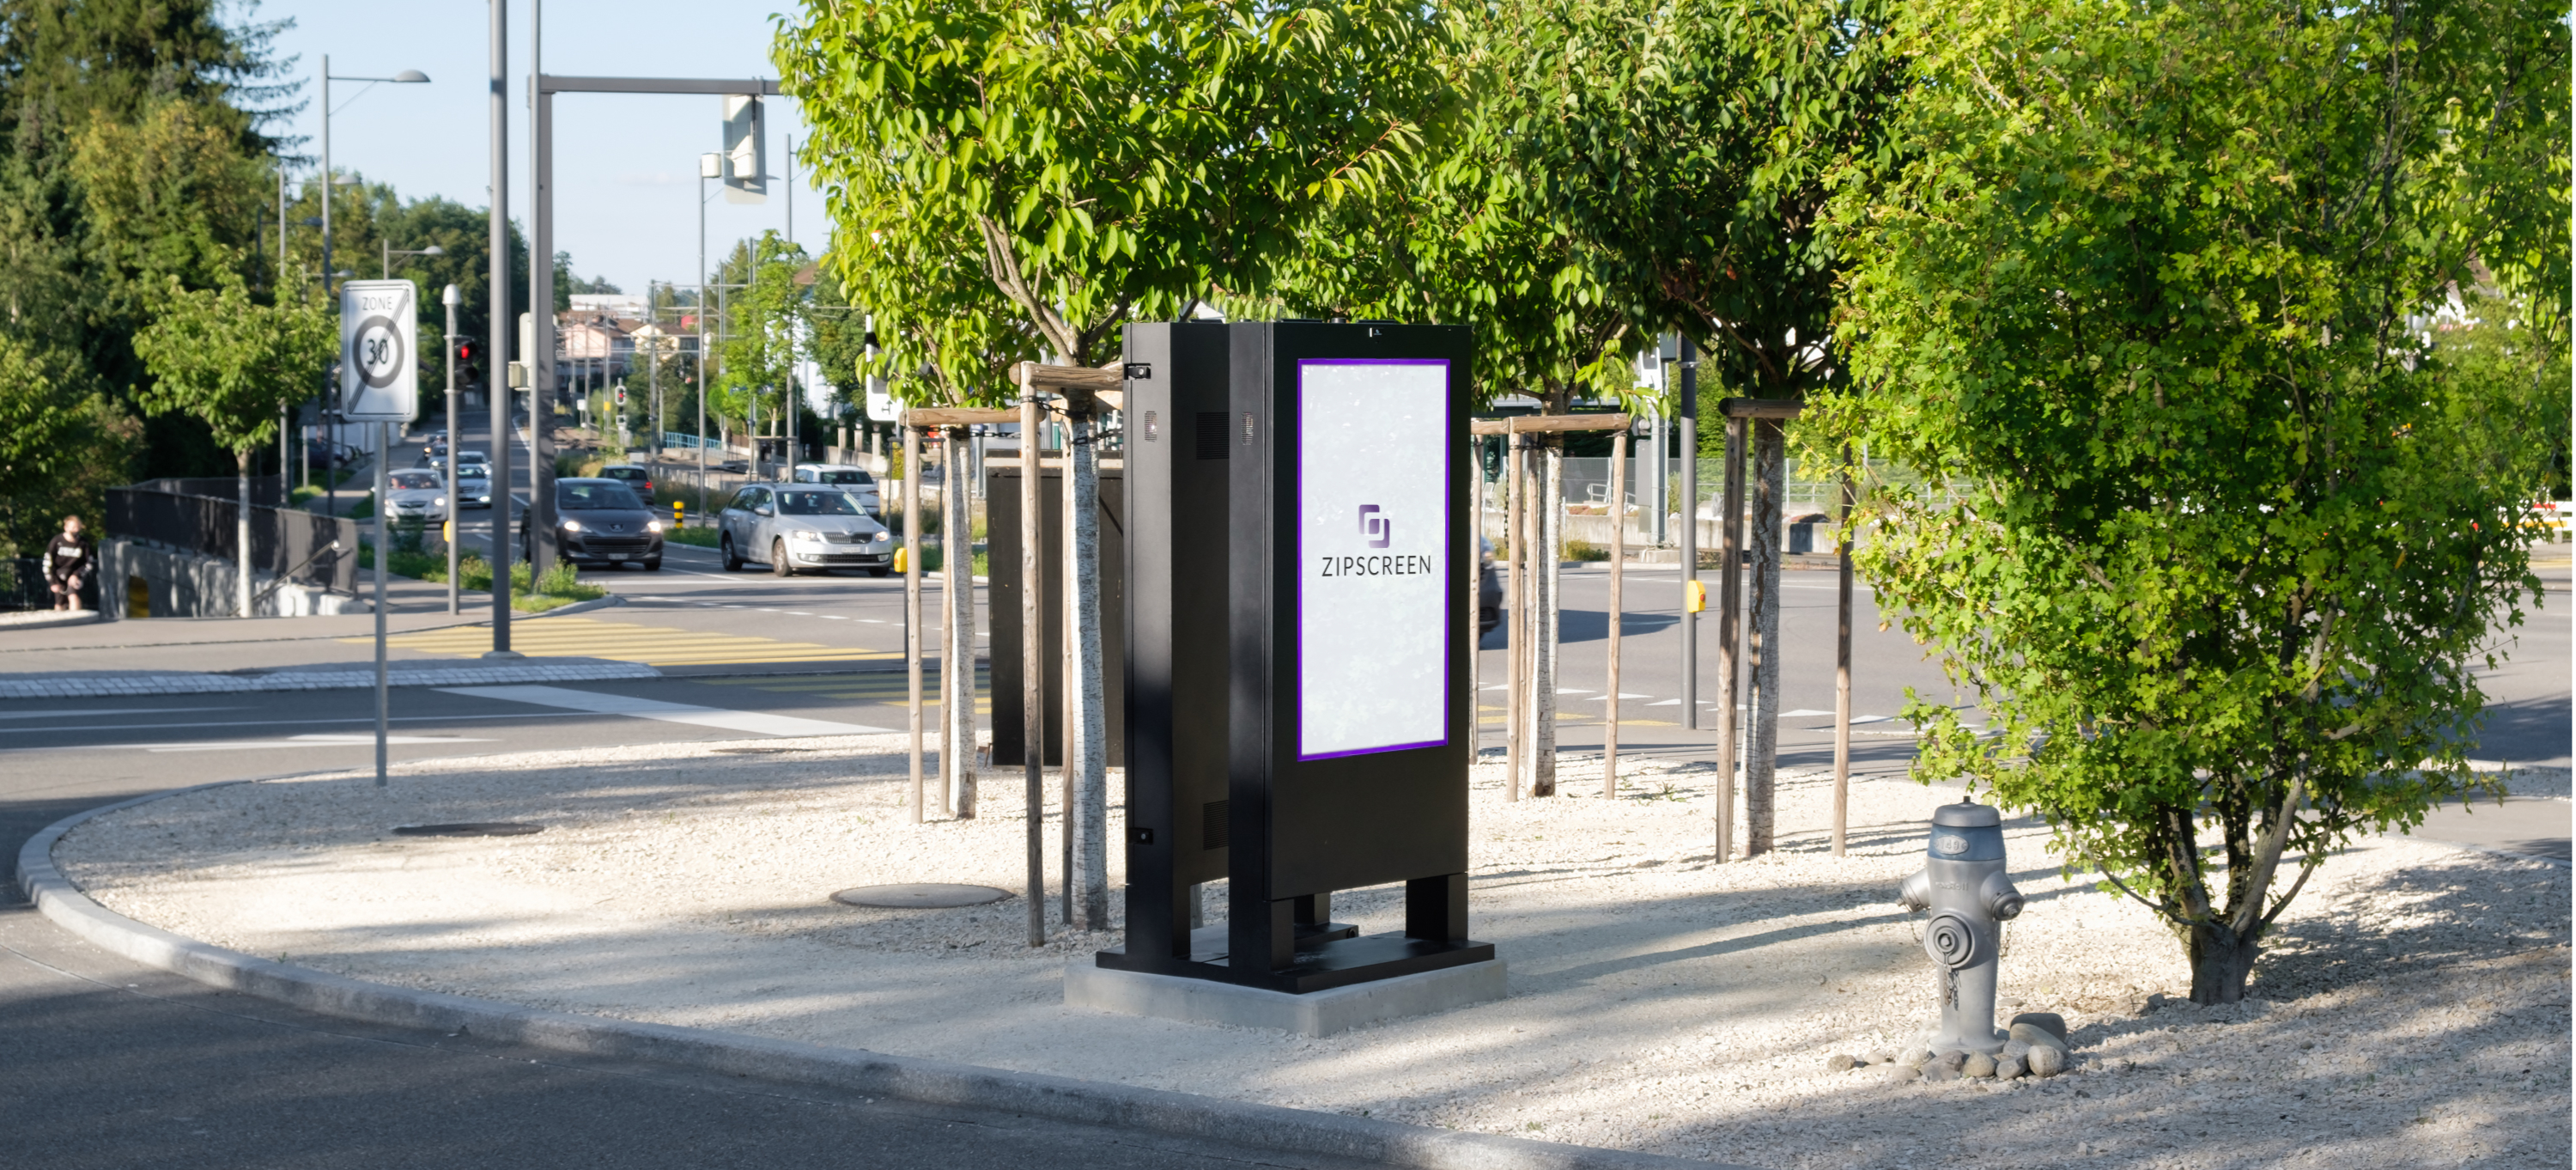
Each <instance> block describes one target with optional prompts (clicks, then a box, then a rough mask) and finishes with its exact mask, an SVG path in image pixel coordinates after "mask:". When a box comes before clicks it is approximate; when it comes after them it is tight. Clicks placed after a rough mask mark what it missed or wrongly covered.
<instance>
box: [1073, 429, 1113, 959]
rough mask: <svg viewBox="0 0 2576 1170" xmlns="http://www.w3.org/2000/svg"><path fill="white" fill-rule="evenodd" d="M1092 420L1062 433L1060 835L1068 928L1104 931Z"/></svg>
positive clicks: (1102, 728) (1105, 795) (1105, 782)
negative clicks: (1064, 694)
mask: <svg viewBox="0 0 2576 1170" xmlns="http://www.w3.org/2000/svg"><path fill="white" fill-rule="evenodd" d="M1092 422H1093V419H1092V416H1091V415H1090V414H1088V413H1077V414H1072V415H1069V416H1068V417H1067V420H1066V427H1065V484H1064V490H1065V491H1066V493H1067V494H1068V504H1067V507H1066V510H1067V511H1068V512H1070V513H1071V519H1072V525H1071V527H1070V529H1069V531H1067V533H1066V548H1067V550H1068V552H1067V555H1068V556H1069V557H1070V558H1071V559H1072V561H1073V564H1072V565H1071V566H1070V571H1069V572H1067V573H1066V574H1065V581H1066V583H1067V584H1068V585H1070V586H1071V590H1070V594H1069V596H1070V598H1071V600H1072V606H1073V614H1074V620H1073V621H1072V622H1071V623H1069V624H1068V627H1067V634H1068V635H1069V637H1068V639H1067V641H1068V645H1069V647H1070V649H1071V651H1072V654H1073V664H1072V666H1073V671H1072V673H1073V678H1072V681H1073V683H1074V687H1075V696H1074V702H1075V714H1074V718H1073V719H1072V720H1071V721H1070V722H1069V727H1068V732H1069V736H1068V742H1067V743H1066V745H1065V749H1066V750H1065V760H1064V764H1065V772H1066V777H1067V779H1066V784H1065V793H1066V800H1065V835H1066V840H1067V841H1068V843H1069V844H1070V845H1071V846H1072V853H1073V856H1072V858H1071V860H1070V861H1069V862H1068V863H1067V864H1066V872H1065V883H1066V885H1067V886H1068V887H1069V888H1070V889H1071V890H1072V892H1073V896H1072V902H1073V913H1072V923H1071V925H1073V926H1074V927H1076V928H1078V929H1082V930H1107V929H1109V735H1108V725H1107V722H1106V719H1105V708H1106V705H1107V690H1106V687H1105V684H1104V681H1103V679H1102V677H1101V667H1100V466H1099V461H1098V457H1097V456H1096V455H1095V454H1094V452H1093V449H1092Z"/></svg>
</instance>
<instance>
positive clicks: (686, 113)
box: [223, 0, 825, 293]
mask: <svg viewBox="0 0 2576 1170" xmlns="http://www.w3.org/2000/svg"><path fill="white" fill-rule="evenodd" d="M506 2H508V4H509V8H508V12H509V20H510V34H509V35H510V40H509V52H510V60H509V63H508V66H507V73H508V75H509V76H510V78H511V83H510V101H509V107H510V142H509V186H510V192H509V200H510V203H509V206H510V214H511V216H512V218H514V219H516V220H518V221H519V222H520V223H521V224H522V225H523V226H524V225H525V224H526V223H527V222H528V210H529V204H528V174H529V155H528V107H527V101H526V96H527V77H528V73H529V69H530V66H531V60H530V56H529V50H530V38H529V32H530V27H531V21H532V19H533V18H534V17H535V16H536V14H537V9H538V7H539V5H537V4H536V3H533V2H531V0H506ZM543 10H544V20H545V40H544V44H543V49H544V53H545V61H544V66H545V71H546V72H547V73H551V74H571V75H601V76H621V77H768V78H775V77H776V76H777V75H778V74H777V70H776V69H775V68H773V67H772V66H771V65H770V62H769V45H770V38H771V35H772V29H773V27H774V26H773V23H772V15H771V14H772V13H774V12H777V11H779V10H780V9H779V6H777V5H775V4H734V3H726V2H724V0H716V2H714V3H694V4H682V3H675V2H672V0H617V2H610V0H552V2H551V3H546V4H544V5H543ZM223 17H224V21H225V23H227V24H230V25H235V26H241V25H247V24H253V23H265V22H271V21H280V20H286V21H292V22H293V24H292V27H290V28H287V29H285V30H284V31H282V32H280V33H279V34H278V36H277V38H276V40H275V41H274V42H273V43H272V45H271V53H272V55H273V57H274V59H276V60H278V61H280V62H282V63H285V64H286V66H287V73H288V78H289V79H293V80H301V81H302V82H304V87H303V89H302V90H301V91H299V93H298V95H297V101H298V102H299V103H300V104H301V105H302V106H303V109H301V110H300V111H298V112H297V113H296V114H295V115H294V116H293V117H291V118H289V119H285V120H283V122H282V123H280V124H278V125H273V126H271V127H270V128H269V129H270V132H271V133H284V134H289V135H292V136H296V137H300V138H302V139H304V140H305V141H303V142H302V143H301V144H299V145H298V146H296V147H295V148H293V149H294V152H295V153H299V154H303V155H307V156H311V157H312V159H313V160H314V161H313V162H311V163H309V164H307V168H306V172H305V173H306V174H308V175H309V174H311V173H312V172H313V168H314V167H318V165H319V156H320V153H321V141H320V134H321V129H322V115H321V111H320V102H319V100H318V98H319V96H320V87H319V83H318V78H319V75H320V73H321V71H322V62H323V57H324V56H325V55H326V54H327V55H328V56H329V57H330V70H331V73H332V74H333V75H334V76H337V77H352V76H363V77H391V76H393V75H394V74H397V73H400V72H402V71H403V70H405V69H417V70H419V71H421V72H423V73H426V74H428V75H429V78H430V80H429V83H428V84H426V85H377V86H374V87H373V88H368V87H367V86H366V83H364V82H355V81H334V82H332V83H331V104H332V107H333V113H332V115H331V165H332V166H333V167H334V168H335V169H337V170H339V171H340V172H341V173H342V174H344V175H345V174H348V173H350V172H353V171H354V172H356V173H357V174H360V175H363V176H364V177H366V178H367V179H368V180H369V181H371V182H384V183H390V184H392V185H393V188H394V190H395V192H396V193H397V194H399V195H400V196H401V197H402V198H403V199H405V200H407V201H408V200H412V199H419V198H423V197H425V196H430V195H441V196H445V197H447V198H449V199H453V200H455V201H457V202H459V203H463V204H465V205H466V206H468V207H482V206H485V205H486V196H485V192H486V191H488V190H490V189H491V186H490V185H491V141H490V131H489V127H490V118H491V113H490V104H489V97H490V92H491V91H490V77H491V68H490V57H489V53H488V48H489V35H488V34H489V28H490V24H489V22H490V19H491V16H490V9H489V8H487V7H486V6H485V5H483V4H457V3H428V4H385V3H349V2H348V0H265V2H262V3H251V2H246V0H235V2H234V3H232V4H230V5H228V6H227V8H226V9H225V10H224V12H223ZM362 91H363V92H362ZM723 100H724V99H723V98H721V97H718V96H713V95H703V94H691V95H668V96H665V95H655V94H558V95H556V96H555V101H554V108H555V133H554V141H555V159H554V175H555V216H554V224H555V250H557V251H561V252H570V253H572V263H573V270H574V271H575V272H576V273H578V274H580V275H581V276H583V277H591V276H605V277H607V278H608V279H609V280H610V281H611V282H612V283H614V284H616V285H617V286H618V287H620V288H622V289H624V290H625V291H627V292H630V293H641V292H642V291H643V290H644V285H645V282H646V281H647V280H648V279H650V280H663V281H672V282H678V283H693V282H695V281H696V280H697V272H698V216H697V212H698V208H697V206H696V201H697V198H698V156H699V155H701V154H704V153H706V152H709V151H714V150H719V149H721V148H722V146H723V138H722V135H723V112H722V110H721V108H720V107H721V103H722V102H723ZM764 113H765V117H766V120H767V122H768V143H767V149H768V156H769V170H770V173H771V174H772V175H773V176H783V175H784V174H785V168H786V151H785V144H786V141H787V139H789V138H790V137H794V138H798V139H801V138H802V137H803V136H804V133H805V131H804V125H803V122H802V120H801V119H800V118H799V117H798V111H797V104H796V102H795V101H794V100H793V99H790V98H783V97H773V98H768V99H766V109H765V111H764ZM800 170H801V168H800ZM794 185H795V187H796V188H797V190H796V191H795V192H794V194H793V198H792V203H793V211H794V217H795V224H794V230H795V238H796V239H797V240H798V241H799V242H802V243H803V244H804V245H805V246H806V247H807V249H808V250H816V251H819V250H820V249H819V245H820V243H821V241H822V240H823V238H824V235H825V230H824V225H825V219H824V214H823V200H822V196H821V194H820V193H819V192H817V191H815V190H813V189H812V187H811V186H810V184H809V183H808V182H807V180H806V177H805V176H804V175H802V174H799V175H798V176H797V180H796V183H795V184H794ZM788 186H789V184H787V183H786V182H784V181H782V179H781V178H777V177H773V178H772V179H771V180H770V183H769V200H768V202H766V203H764V204H760V205H757V206H741V205H736V204H732V203H728V202H726V201H725V199H724V197H723V196H722V195H721V194H717V193H716V192H718V191H720V190H721V186H720V185H719V184H716V183H713V182H710V183H709V184H708V187H709V192H710V198H709V199H708V201H707V203H706V232H707V236H706V238H707V255H708V258H709V263H713V262H714V258H715V257H717V256H720V255H722V254H723V253H724V252H725V251H727V250H728V249H729V248H730V247H731V246H732V244H733V242H734V241H736V240H739V239H742V238H745V237H748V236H753V235H757V234H758V233H760V232H761V231H763V230H765V229H774V230H778V231H782V232H783V231H786V230H788V227H789V224H788V215H789V204H790V202H791V199H790V198H789V197H788ZM397 243H399V241H397Z"/></svg>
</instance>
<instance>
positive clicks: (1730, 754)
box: [1717, 418, 1748, 865]
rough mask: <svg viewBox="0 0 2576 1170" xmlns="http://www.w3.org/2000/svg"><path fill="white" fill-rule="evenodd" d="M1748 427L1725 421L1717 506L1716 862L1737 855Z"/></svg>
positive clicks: (1724, 860)
mask: <svg viewBox="0 0 2576 1170" xmlns="http://www.w3.org/2000/svg"><path fill="white" fill-rule="evenodd" d="M1747 435H1748V428H1747V427H1746V426H1745V422H1744V420H1743V419H1741V418H1729V419H1727V420H1726V470H1725V483H1724V486H1723V487H1722V488H1721V489H1720V492H1719V497H1718V501H1719V502H1718V511H1717V571H1718V578H1717V579H1718V586H1717V597H1718V601H1717V607H1718V614H1717V863H1718V864H1720V865H1724V864H1726V863H1727V862H1728V861H1730V860H1732V859H1733V858H1734V856H1735V765H1736V757H1737V754H1738V753H1737V752H1736V748H1735V740H1736V736H1737V734H1738V732H1739V731H1740V730H1741V728H1742V726H1743V720H1742V719H1741V718H1739V717H1738V716H1737V713H1736V707H1737V705H1738V704H1740V703H1741V702H1742V696H1743V690H1742V680H1741V678H1740V677H1739V676H1741V675H1742V674H1743V670H1742V669H1741V666H1742V662H1743V659H1744V623H1743V622H1742V621H1741V620H1739V611H1740V610H1741V609H1742V607H1743V604H1744V575H1743V574H1741V573H1739V572H1737V571H1736V561H1738V560H1739V559H1741V558H1742V557H1743V555H1744V552H1743V550H1744V524H1743V516H1744V463H1745V459H1744V456H1745V440H1746V438H1747Z"/></svg>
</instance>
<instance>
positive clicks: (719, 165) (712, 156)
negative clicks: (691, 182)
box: [698, 151, 724, 179]
mask: <svg viewBox="0 0 2576 1170" xmlns="http://www.w3.org/2000/svg"><path fill="white" fill-rule="evenodd" d="M698 177H699V178H701V179H721V178H723V177H724V156H723V155H721V154H717V153H715V152H713V151H709V152H707V153H705V154H702V155H699V156H698Z"/></svg>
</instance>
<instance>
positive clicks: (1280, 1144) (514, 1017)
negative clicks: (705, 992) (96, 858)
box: [18, 780, 1743, 1170]
mask: <svg viewBox="0 0 2576 1170" xmlns="http://www.w3.org/2000/svg"><path fill="white" fill-rule="evenodd" d="M251 783H257V781H251V780H228V781H223V782H221V783H216V784H200V785H196V786H193V787H189V788H178V789H172V790H171V791H168V792H160V793H154V794H152V795H149V796H140V797H136V798H134V799H132V800H126V801H119V802H117V803H115V804H110V805H105V806H102V807H99V808H94V809H91V810H89V811H88V812H83V813H76V814H74V815H72V816H69V817H65V818H64V819H62V820H59V821H56V822H54V823H53V824H51V825H48V826H46V827H45V828H44V829H43V831H41V832H38V833H37V834H36V835H35V836H33V837H31V838H29V839H28V840H27V843H26V845H25V846H23V847H21V848H20V849H19V851H18V888H19V889H20V890H22V891H24V892H25V894H26V896H27V899H28V900H29V901H30V902H33V903H34V904H35V906H36V908H37V910H38V911H39V912H41V913H42V914H44V916H45V917H46V918H47V919H49V920H51V921H52V922H53V923H54V924H55V925H56V926H59V927H62V928H63V929H65V930H68V931H70V932H71V933H73V934H75V935H78V936H80V937H81V938H82V939H84V940H86V941H88V942H90V943H92V944H95V945H97V946H99V947H101V948H104V949H106V950H108V951H112V952H114V953H116V954H118V955H121V956H124V957H125V958H128V959H131V960H133V961H135V962H138V963H142V964H144V965H146V966H151V967H157V968H160V969H161V970H164V971H169V972H172V973H174V974H178V975H184V976H187V977H188V978H190V979H194V980H196V981H198V982H200V983H204V984H207V985H209V986H212V987H219V988H222V989H224V990H227V991H233V992H239V993H241V994H244V995H256V996H259V997H260V998H263V999H269V1000H275V1001H277V1002H279V1003H284V1004H288V1005H291V1006H294V1007H298V1008H302V1009H305V1010H307V1011H313V1012H319V1013H321V1014H323V1015H330V1016H339V1017H342V1018H345V1019H354V1020H365V1021H369V1022H372V1023H378V1024H390V1025H394V1026H397V1027H407V1028H420V1029H435V1030H437V1031H441V1032H457V1031H460V1030H462V1031H470V1032H472V1033H473V1034H475V1035H478V1036H483V1037H486V1038H490V1039H496V1040H503V1041H510V1042H515V1043H521V1044H527V1045H531V1046H534V1047H539V1048H550V1049H554V1050H557V1051H562V1052H578V1053H583V1054H587V1055H593V1056H607V1057H617V1058H622V1059H629V1060H643V1061H656V1062H660V1063H664V1064H672V1065H680V1066H684V1067H688V1068H694V1069H700V1070H704V1071H709V1072H717V1073H729V1074H732V1075H736V1076H744V1077H759V1078H762V1079H766V1080H779V1081H790V1082H799V1083H806V1084H815V1085H824V1086H829V1087H833V1088H839V1089H845V1090H850V1091H854V1092H859V1093H865V1094H871V1095H874V1096H880V1097H890V1098H894V1099H897V1100H903V1101H918V1102H922V1103H925V1104H933V1105H946V1106H953V1107H957V1108H964V1109H980V1110H991V1111H995V1112H1003V1113H1016V1114H1021V1115H1025V1116H1032V1117H1044V1118H1049V1119H1052V1120H1057V1121H1070V1122H1077V1123H1082V1124H1088V1125H1099V1126H1107V1127H1112V1128H1121V1129H1135V1130H1144V1131H1148V1132H1153V1133H1162V1134H1170V1135H1175V1136H1180V1137H1191V1138H1200V1139H1204V1140H1211V1141H1219V1142H1226V1143H1230V1144H1234V1145H1238V1146H1246V1147H1260V1148H1267V1149H1273V1150H1280V1151H1290V1152H1295V1153H1304V1154H1318V1155H1324V1156H1328V1157H1340V1158H1352V1159H1359V1160H1364V1161H1372V1162H1378V1163H1382V1164H1385V1165H1388V1166H1403V1167H1411V1168H1416V1170H1684V1168H1695V1170H1711V1168H1712V1167H1721V1166H1722V1164H1720V1163H1711V1162H1701V1161H1695V1160H1692V1159H1687V1158H1675V1157H1668V1156H1665V1155H1662V1154H1645V1153H1636V1152H1631V1151H1627V1150H1609V1149H1600V1148H1597V1147H1592V1146H1573V1145H1565V1144H1562V1143H1557V1142H1540V1141H1530V1140H1527V1139H1524V1138H1514V1137H1504V1136H1501V1135H1498V1134H1483V1133H1461V1132H1458V1131H1455V1130H1445V1129H1432V1128H1430V1127H1427V1126H1418V1125H1406V1124H1404V1123H1402V1122H1394V1121H1383V1120H1379V1119H1376V1118H1369V1117H1351V1116H1347V1115H1344V1114H1339V1113H1321V1112H1315V1111H1312V1110H1304V1109H1288V1108H1283V1107H1280V1106H1276V1105H1257V1104H1252V1103H1249V1102H1243V1101H1230V1100H1226V1099H1224V1098H1219V1097H1203V1096H1199V1095H1196V1094H1192V1093H1177V1092H1172V1091H1170V1090H1165V1089H1146V1088H1139V1087H1136V1086H1133V1085H1121V1084H1114V1083H1109V1082H1103V1081H1084V1080H1076V1079H1074V1078H1071V1077H1058V1076H1048V1075H1044V1074H1039V1073H1022V1072H1011V1071H1007V1070H1003V1069H993V1068H983V1067H979V1066H976V1065H968V1064H954V1063H950V1062H948V1061H940V1060H926V1059H922V1058H919V1057H910V1056H887V1055H883V1054H880V1053H875V1052H869V1051H866V1050H864V1049H856V1048H833V1047H827V1046H825V1045H820V1044H807V1043H803V1042H801V1041H794V1040H772V1039H767V1038H764V1037H758V1036H744V1035H739V1034H735V1033H731V1032H720V1031H715V1030H713V1029H707V1028H683V1027H676V1026H673V1025H668V1024H646V1023H638V1022H635V1021H631V1020H617V1019H608V1018H605V1017H600V1016H584V1015H576V1014H574V1013H570V1012H553V1011H541V1010H538V1009H535V1008H526V1007H519V1006H517V1005H514V1004H507V1003H500V1002H497V1001H494V1000H487V999H475V998H472V997H470V996H462V995H448V994H445V993H442V992H434V991H415V990H412V989H410V988H403V987H393V986H389V985H386V984H381V983H369V982H366V981H364V980H360V979H351V978H348V977H346V976H342V975H333V974H331V973H329V972H327V971H317V970H314V969H313V968H310V967H300V966H296V965H294V964H292V963H278V962H272V961H270V960H267V959H261V958H255V957H253V956H250V955H245V954H242V953H240V952H238V951H231V950H226V949H224V948H222V947H217V946H212V945H209V944H206V943H202V942H198V941H196V940H195V939H191V938H185V937H182V936H180V935H176V934H172V933H170V932H169V931H166V930H162V929H160V928H158V927H154V926H147V925H145V924H143V923H140V922H136V921H134V920H133V919H131V918H127V917H125V916H124V915H121V914H118V913H116V912H115V911H112V910H109V909H108V908H106V907H104V906H101V905H99V904H98V903H97V902H95V901H92V900H91V899H90V898H89V897H88V896H87V895H85V894H83V893H81V892H80V890H79V888H78V887H76V886H74V885H73V884H72V883H71V881H70V880H69V879H67V878H65V877H64V876H63V875H62V871H60V870H58V869H56V868H55V867H54V861H53V853H54V846H55V844H56V843H58V842H60V841H61V840H62V839H63V836H64V835H65V834H67V833H69V832H70V831H71V830H72V829H74V828H76V827H78V826H79V825H80V824H81V823H82V822H84V821H87V820H89V819H90V818H92V817H96V816H100V815H103V814H106V813H111V812H115V811H118V810H120V809H126V808H132V807H134V806H136V805H140V804H148V803H150V802H152V801H156V800H161V799H164V798H166V797H172V796H178V795H182V794H185V793H190V792H202V791H205V790H207V789H212V788H223V787H228V786H230V785H233V784H251ZM1724 1170H1743V1168H1741V1167H1725V1168H1724Z"/></svg>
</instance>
